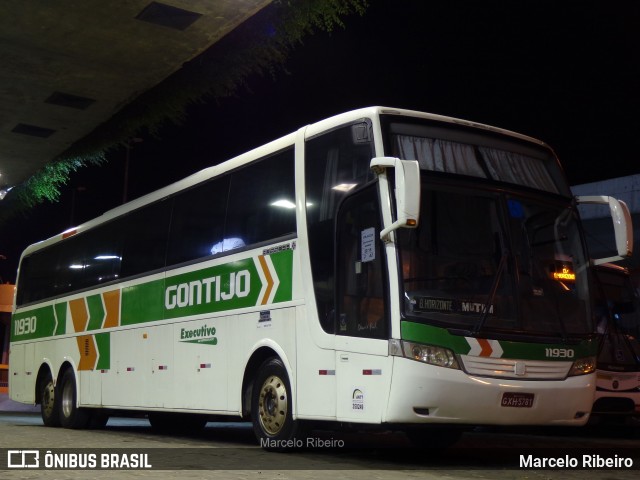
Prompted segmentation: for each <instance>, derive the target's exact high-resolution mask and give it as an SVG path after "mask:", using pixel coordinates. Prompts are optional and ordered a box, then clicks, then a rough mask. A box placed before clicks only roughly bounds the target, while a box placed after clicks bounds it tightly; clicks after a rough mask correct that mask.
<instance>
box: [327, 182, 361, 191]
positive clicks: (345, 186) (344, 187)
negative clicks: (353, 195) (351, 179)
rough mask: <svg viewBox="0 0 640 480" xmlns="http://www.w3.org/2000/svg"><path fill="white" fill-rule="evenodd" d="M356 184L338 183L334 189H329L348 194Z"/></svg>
mask: <svg viewBox="0 0 640 480" xmlns="http://www.w3.org/2000/svg"><path fill="white" fill-rule="evenodd" d="M356 185H358V184H357V183H340V184H338V185H336V186H335V187H331V189H332V190H337V191H338V192H348V191H349V190H351V189H352V188H354V187H355V186H356Z"/></svg>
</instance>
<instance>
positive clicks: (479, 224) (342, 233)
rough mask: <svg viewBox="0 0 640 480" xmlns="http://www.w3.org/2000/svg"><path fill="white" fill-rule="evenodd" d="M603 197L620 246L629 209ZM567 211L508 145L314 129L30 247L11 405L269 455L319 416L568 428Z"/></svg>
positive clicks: (575, 231)
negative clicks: (129, 417) (236, 431)
mask: <svg viewBox="0 0 640 480" xmlns="http://www.w3.org/2000/svg"><path fill="white" fill-rule="evenodd" d="M590 198H591V199H592V201H593V198H592V197H590ZM597 201H598V202H600V203H606V204H609V205H610V207H611V211H612V213H613V215H614V220H615V227H616V228H615V229H616V232H617V234H618V236H619V239H621V241H620V242H619V253H620V254H621V255H627V254H628V253H629V251H628V250H630V247H629V245H628V242H627V243H625V240H628V238H629V237H628V236H627V232H628V231H629V226H628V225H627V222H628V220H629V219H628V215H625V214H624V212H621V208H620V204H619V203H618V202H617V201H616V200H615V199H613V198H609V197H602V199H601V201H600V200H597ZM575 205H576V199H575V198H573V197H572V196H571V194H570V191H569V187H568V185H567V182H566V180H565V177H564V174H563V172H562V169H561V167H560V164H559V163H558V160H557V159H556V157H555V155H554V153H553V151H552V150H551V149H550V148H549V147H548V146H546V145H545V144H544V143H542V142H540V141H537V140H534V139H532V138H529V137H526V136H523V135H519V134H515V133H512V132H508V131H505V130H501V129H498V128H494V127H489V126H486V125H479V124H476V123H472V122H468V121H463V120H457V119H453V118H448V117H442V116H438V115H431V114H426V113H420V112H414V111H407V110H397V109H389V108H382V107H372V108H366V109H360V110H356V111H352V112H348V113H345V114H341V115H338V116H335V117H332V118H329V119H326V120H323V121H320V122H317V123H315V124H312V125H308V126H306V127H303V128H301V129H299V130H298V131H297V132H295V133H292V134H290V135H287V136H285V137H282V138H280V139H278V140H275V141H273V142H271V143H269V144H267V145H264V146H262V147H260V148H257V149H254V150H251V151H250V152H248V153H246V154H243V155H240V156H238V157H236V158H233V159H231V160H229V161H227V162H224V163H222V164H220V165H216V166H213V167H210V168H208V169H205V170H203V171H201V172H199V173H196V174H194V175H192V176H190V177H188V178H186V179H184V180H181V181H179V182H177V183H175V184H172V185H170V186H167V187H165V188H163V189H161V190H158V191H156V192H154V193H151V194H149V195H146V196H144V197H141V198H139V199H136V200H134V201H132V202H130V203H128V204H125V205H122V206H121V207H118V208H116V209H114V210H111V211H108V212H106V213H105V214H103V215H102V216H101V217H99V218H96V219H94V220H91V221H89V222H87V223H85V224H83V225H80V226H79V227H77V228H74V229H72V230H70V231H67V232H64V233H62V234H60V235H57V236H55V237H53V238H50V239H48V240H45V241H43V242H40V243H37V244H35V245H32V246H30V247H28V248H27V249H26V250H25V252H24V253H23V255H22V258H21V262H20V266H19V271H18V281H17V289H16V297H15V311H14V315H13V322H12V330H11V356H10V385H9V388H10V396H11V398H12V399H13V400H17V401H19V402H24V403H30V404H40V405H41V411H42V418H43V420H44V423H45V424H46V425H50V426H63V427H70V428H82V427H87V426H92V425H101V424H104V421H105V419H106V417H107V415H109V414H114V412H116V413H117V412H118V411H119V410H121V411H127V412H131V411H137V412H140V413H142V412H145V413H147V414H148V415H149V419H150V420H151V422H152V424H154V425H156V426H160V427H162V426H167V425H171V423H172V421H173V420H175V419H176V418H177V419H179V423H180V424H181V425H194V426H195V425H198V424H200V425H201V424H203V423H205V422H206V421H207V419H209V418H211V417H212V416H215V417H216V418H218V417H219V416H224V417H231V418H241V419H245V420H248V419H251V421H252V422H253V425H254V430H255V433H256V435H257V437H258V438H259V439H260V441H261V443H262V444H263V445H267V446H273V445H275V446H278V445H282V444H283V443H282V442H287V441H291V440H293V439H296V436H300V435H301V432H302V431H303V428H302V427H305V426H308V425H316V426H317V425H318V424H320V425H326V426H330V428H334V427H335V426H336V425H356V426H362V427H363V428H364V427H365V426H367V427H368V426H372V425H373V426H381V427H383V428H386V429H389V428H397V429H401V430H405V431H407V432H408V434H409V435H410V437H412V438H413V439H414V440H416V441H421V440H430V439H431V440H433V439H434V436H433V435H434V434H432V433H430V431H429V430H426V429H425V427H427V426H429V425H454V426H455V425H457V426H461V425H478V424H493V425H496V424H500V425H522V424H528V425H582V424H584V423H585V422H586V421H587V419H588V417H589V412H590V410H591V406H592V404H593V396H594V389H595V368H596V360H595V356H596V354H597V337H596V335H595V326H594V321H593V314H592V308H591V306H590V301H591V297H590V283H591V282H590V275H591V273H590V270H591V269H590V268H588V267H589V264H590V262H589V255H588V253H587V251H586V248H585V242H584V239H583V235H582V230H581V225H580V221H579V218H578V216H577V213H576V208H575ZM563 269H570V270H571V271H572V272H575V275H576V278H575V288H572V289H567V288H562V282H559V281H558V279H557V277H554V276H555V275H557V274H561V273H562V272H563ZM322 422H326V423H324V424H323V423H322ZM436 435H440V433H438V434H436ZM444 438H445V437H444V436H442V437H441V436H436V437H435V440H436V441H439V440H440V439H442V441H444Z"/></svg>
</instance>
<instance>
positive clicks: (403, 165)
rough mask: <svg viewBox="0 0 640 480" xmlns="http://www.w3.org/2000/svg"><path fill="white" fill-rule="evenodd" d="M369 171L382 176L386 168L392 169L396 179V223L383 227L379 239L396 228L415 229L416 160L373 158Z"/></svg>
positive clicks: (417, 201)
mask: <svg viewBox="0 0 640 480" xmlns="http://www.w3.org/2000/svg"><path fill="white" fill-rule="evenodd" d="M370 167H371V169H372V170H373V171H374V172H375V173H376V174H377V175H383V174H384V173H385V172H386V169H387V168H393V169H394V173H395V178H396V185H395V196H396V221H395V222H393V223H391V224H389V225H386V224H385V226H384V228H383V229H382V231H381V232H380V238H381V239H383V240H384V239H385V237H387V235H389V233H391V232H392V231H394V230H397V229H398V228H416V227H417V226H418V218H419V216H420V166H419V165H418V162H417V161H416V160H400V159H399V158H395V157H375V158H373V159H372V160H371V164H370ZM385 223H386V222H385Z"/></svg>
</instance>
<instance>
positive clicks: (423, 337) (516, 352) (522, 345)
mask: <svg viewBox="0 0 640 480" xmlns="http://www.w3.org/2000/svg"><path fill="white" fill-rule="evenodd" d="M401 336H402V339H403V340H406V341H409V342H416V343H422V344H427V345H436V346H440V347H446V348H449V349H451V350H453V352H455V353H457V354H459V355H467V354H468V353H469V352H470V351H471V345H470V344H469V341H467V339H466V338H465V337H464V336H460V335H453V334H451V333H449V332H448V331H447V330H446V329H444V328H439V327H434V326H432V325H425V324H422V323H415V322H409V321H403V322H402V323H401ZM470 338H471V337H470ZM478 338H480V339H481V338H482V337H478ZM472 341H473V339H472ZM498 343H499V344H500V348H502V351H503V353H502V355H501V358H517V359H522V360H567V358H550V357H548V356H547V350H549V349H565V350H567V349H571V350H572V351H573V354H574V355H573V357H572V358H583V357H588V356H592V355H596V354H597V353H598V344H597V342H596V340H595V339H586V340H583V341H581V342H580V343H578V344H576V345H567V344H560V343H532V342H530V343H527V342H512V341H506V340H500V341H499V342H498Z"/></svg>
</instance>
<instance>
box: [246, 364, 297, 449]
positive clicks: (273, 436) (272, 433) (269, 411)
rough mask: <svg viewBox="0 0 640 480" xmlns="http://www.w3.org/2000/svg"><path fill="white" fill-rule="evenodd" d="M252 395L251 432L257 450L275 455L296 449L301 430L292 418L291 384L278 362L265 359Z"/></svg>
mask: <svg viewBox="0 0 640 480" xmlns="http://www.w3.org/2000/svg"><path fill="white" fill-rule="evenodd" d="M251 395H252V398H251V418H252V423H253V431H254V433H255V435H256V438H257V439H258V441H259V442H260V446H262V447H263V448H265V449H266V450H275V451H283V450H292V449H293V448H299V447H300V445H301V444H302V442H303V439H302V438H301V437H300V435H301V434H302V430H301V428H300V422H299V421H294V420H293V417H292V415H291V408H292V405H293V402H292V400H293V399H292V397H291V384H290V383H289V377H288V375H287V370H286V369H285V368H284V365H283V364H282V361H281V360H280V359H279V358H270V359H267V360H265V362H264V363H263V364H262V365H261V366H260V368H259V369H258V373H257V375H256V378H255V382H254V385H253V390H252V394H251ZM296 435H298V436H297V437H296Z"/></svg>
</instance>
